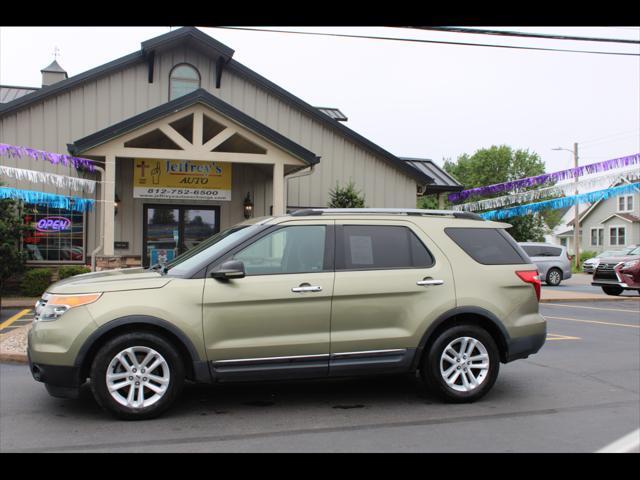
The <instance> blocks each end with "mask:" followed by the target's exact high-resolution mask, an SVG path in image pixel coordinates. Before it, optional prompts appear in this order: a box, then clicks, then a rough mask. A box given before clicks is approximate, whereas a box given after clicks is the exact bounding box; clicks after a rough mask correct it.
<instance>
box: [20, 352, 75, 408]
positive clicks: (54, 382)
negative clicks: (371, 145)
mask: <svg viewBox="0 0 640 480" xmlns="http://www.w3.org/2000/svg"><path fill="white" fill-rule="evenodd" d="M30 350H31V349H30V348H27V358H28V359H29V371H30V372H31V375H32V376H33V378H34V380H36V381H38V382H42V383H44V384H45V387H46V388H47V391H48V392H49V395H51V396H53V397H60V398H78V396H79V394H80V386H81V382H80V369H79V368H77V367H65V366H60V365H45V364H42V363H34V362H33V361H32V360H31V351H30Z"/></svg>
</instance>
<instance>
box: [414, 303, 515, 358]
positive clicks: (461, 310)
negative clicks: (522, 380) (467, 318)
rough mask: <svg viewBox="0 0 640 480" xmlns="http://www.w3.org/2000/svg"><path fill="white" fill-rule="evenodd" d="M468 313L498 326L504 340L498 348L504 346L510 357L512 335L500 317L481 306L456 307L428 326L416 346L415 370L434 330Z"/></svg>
mask: <svg viewBox="0 0 640 480" xmlns="http://www.w3.org/2000/svg"><path fill="white" fill-rule="evenodd" d="M468 313H470V314H474V315H478V316H481V317H484V318H485V319H486V320H488V321H489V322H490V323H491V324H492V326H494V327H496V329H497V331H498V332H499V333H500V336H501V337H502V338H501V339H499V340H502V341H501V342H500V341H499V342H498V349H499V350H502V348H504V357H505V359H506V358H508V357H509V346H510V344H511V336H510V335H509V332H507V329H506V328H505V327H504V325H503V324H502V322H501V321H500V320H499V319H498V317H496V316H495V315H494V314H493V313H491V312H490V311H488V310H485V309H484V308H481V307H472V306H465V307H455V308H452V309H450V310H447V311H446V312H444V313H443V314H442V315H440V316H439V317H438V318H437V319H436V320H435V321H433V322H431V324H430V325H429V328H427V331H426V332H425V333H424V335H422V339H421V340H420V343H419V344H418V347H417V348H416V354H415V356H414V359H413V364H412V365H411V367H412V369H413V370H415V369H417V368H418V367H419V363H420V359H421V358H422V352H423V351H424V348H425V347H426V345H427V343H428V342H429V340H430V339H431V338H432V336H433V334H434V332H436V331H437V329H438V328H439V327H440V326H441V325H442V324H443V323H445V322H446V321H448V320H451V319H452V318H455V317H457V316H458V315H464V314H468ZM500 353H501V355H500V356H501V357H502V356H503V355H502V352H500Z"/></svg>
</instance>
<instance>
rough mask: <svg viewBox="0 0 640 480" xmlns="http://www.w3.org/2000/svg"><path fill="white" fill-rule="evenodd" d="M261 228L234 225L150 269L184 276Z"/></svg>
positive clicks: (258, 226)
mask: <svg viewBox="0 0 640 480" xmlns="http://www.w3.org/2000/svg"><path fill="white" fill-rule="evenodd" d="M262 228H264V227H263V226H262V225H259V224H253V225H235V226H233V227H231V228H228V229H227V230H223V231H222V232H219V233H216V234H215V235H213V236H212V237H209V238H208V239H207V240H205V241H203V242H200V243H199V244H198V245H197V246H195V247H194V248H192V249H190V250H187V251H186V252H184V253H183V254H181V255H178V256H177V257H176V258H174V259H173V260H172V261H171V262H169V263H167V264H166V265H162V266H155V265H154V266H153V267H151V268H158V267H161V268H162V271H163V273H166V272H169V271H170V272H171V273H172V274H175V275H181V274H184V273H186V272H188V271H189V270H191V269H193V268H194V267H195V266H197V265H199V264H200V263H201V262H202V261H203V260H205V259H206V258H211V259H213V258H215V257H216V256H218V254H220V253H222V252H224V251H225V250H226V249H227V248H228V247H229V246H231V245H233V244H234V243H236V242H242V241H243V240H244V239H246V238H249V237H251V236H252V235H253V234H254V233H256V232H257V231H259V230H260V229H262Z"/></svg>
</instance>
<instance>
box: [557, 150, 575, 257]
mask: <svg viewBox="0 0 640 480" xmlns="http://www.w3.org/2000/svg"><path fill="white" fill-rule="evenodd" d="M552 150H564V151H565V152H571V153H573V166H574V168H578V144H577V143H574V144H573V150H569V149H568V148H560V147H556V148H552ZM575 179H576V195H578V193H579V192H578V185H577V184H578V175H576V176H575ZM578 206H579V202H578V200H577V199H576V203H575V219H574V221H573V245H574V250H575V256H576V258H575V260H576V268H577V269H580V212H579V211H578Z"/></svg>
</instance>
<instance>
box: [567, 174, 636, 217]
mask: <svg viewBox="0 0 640 480" xmlns="http://www.w3.org/2000/svg"><path fill="white" fill-rule="evenodd" d="M623 182H624V180H623V179H619V180H616V181H615V182H613V183H611V185H609V187H608V188H612V187H617V186H618V185H620V184H621V183H623ZM613 198H614V197H609V198H607V199H606V200H605V199H604V198H601V199H600V200H598V201H596V202H593V203H592V204H591V206H590V207H589V208H588V209H587V211H586V212H584V213H583V214H582V215H581V216H580V223H582V222H584V219H585V218H587V217H588V216H589V215H590V214H591V212H593V211H594V210H595V209H596V207H597V206H598V205H600V202H602V201H603V200H604V201H605V202H606V201H608V200H612V199H613ZM573 222H575V219H574V220H572V221H571V223H573Z"/></svg>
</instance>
